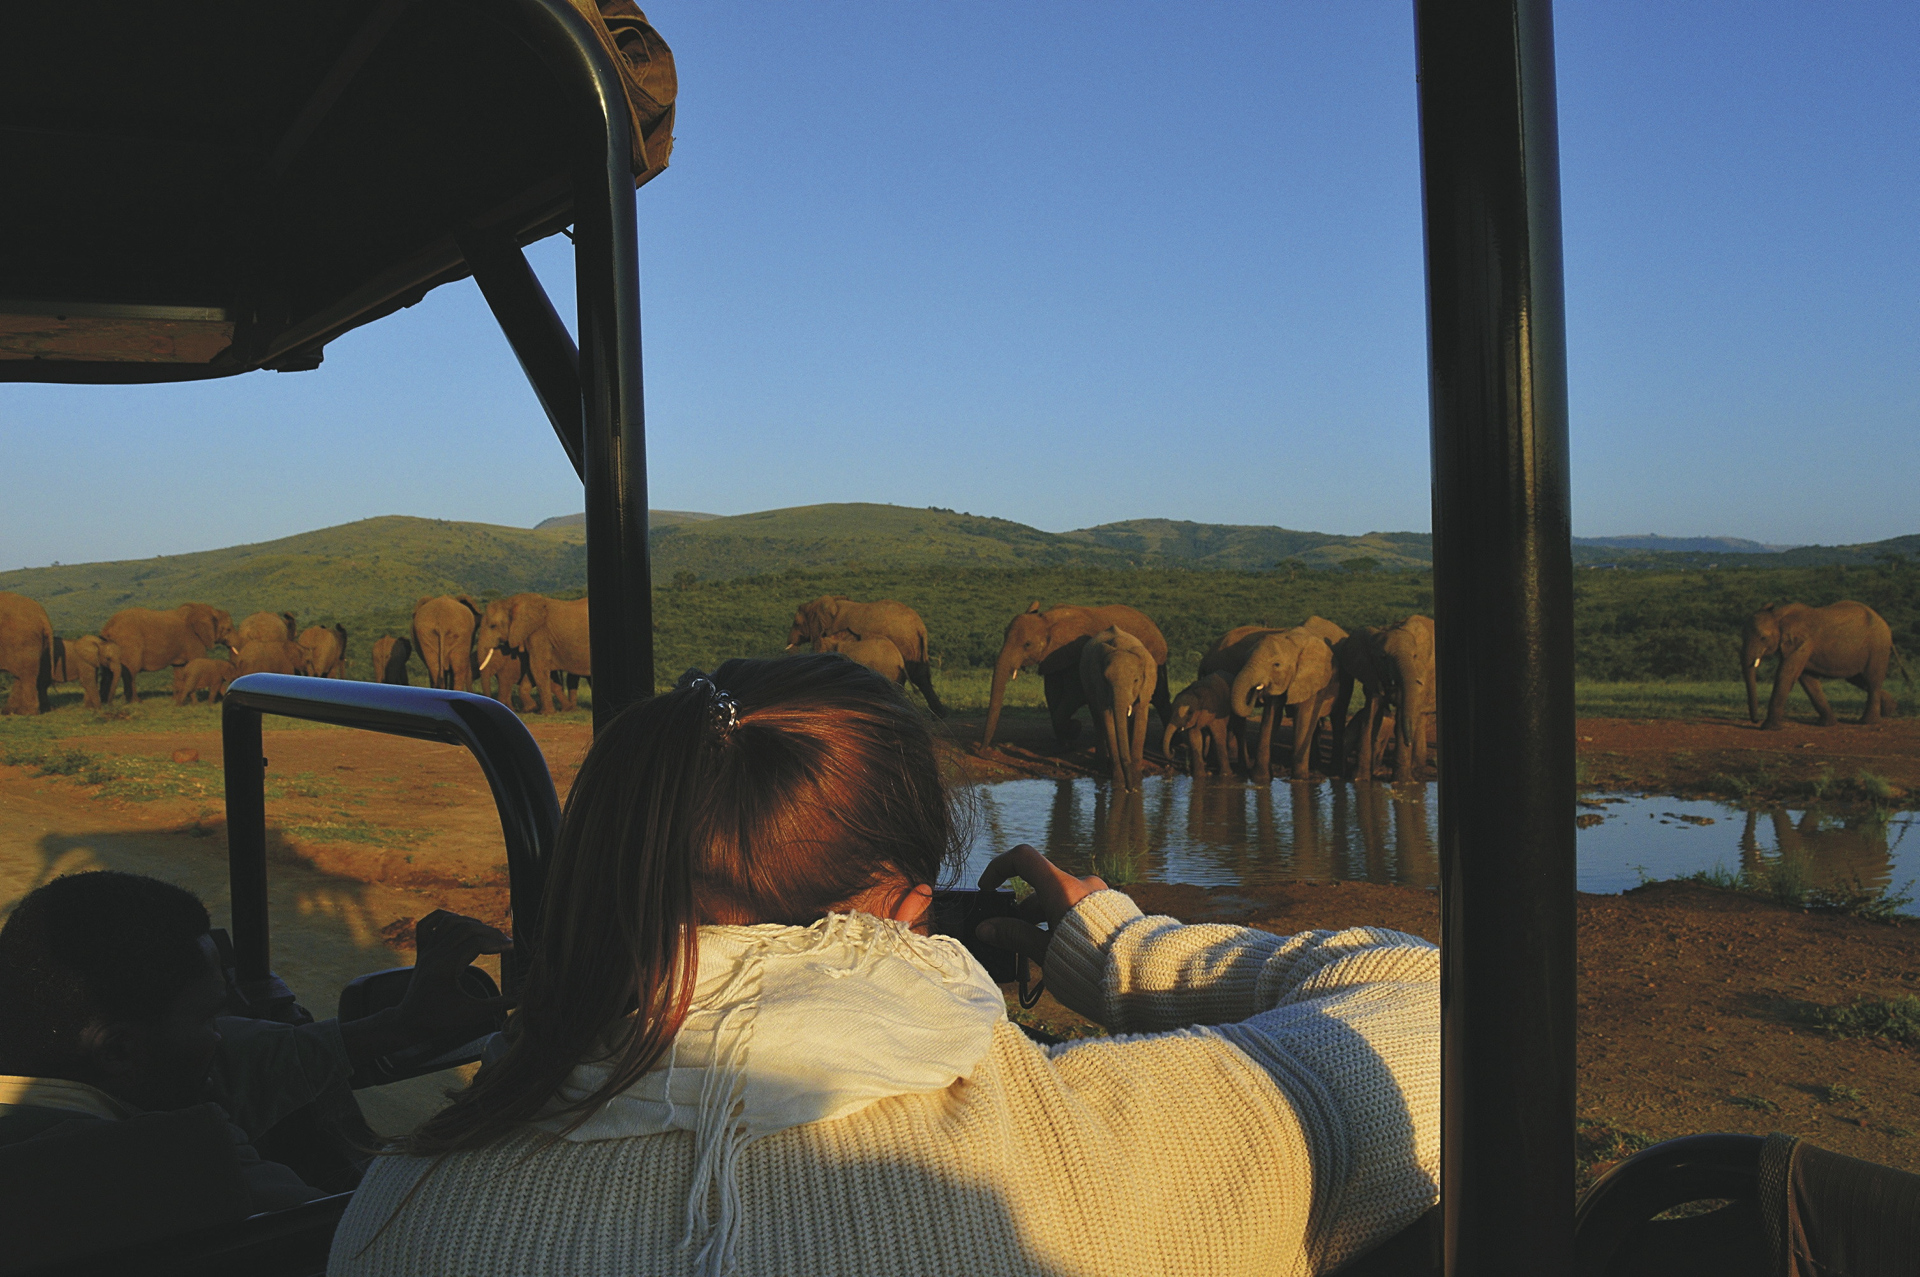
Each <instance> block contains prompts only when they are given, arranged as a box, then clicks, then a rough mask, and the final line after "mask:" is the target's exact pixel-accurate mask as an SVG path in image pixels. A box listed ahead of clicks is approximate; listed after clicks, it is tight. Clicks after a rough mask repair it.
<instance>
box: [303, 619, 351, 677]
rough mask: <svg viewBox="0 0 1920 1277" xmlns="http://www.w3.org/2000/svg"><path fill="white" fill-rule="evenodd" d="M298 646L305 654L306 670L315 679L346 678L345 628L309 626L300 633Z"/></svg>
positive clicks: (341, 626)
mask: <svg viewBox="0 0 1920 1277" xmlns="http://www.w3.org/2000/svg"><path fill="white" fill-rule="evenodd" d="M299 642H300V646H301V647H303V648H305V649H306V652H307V668H308V669H309V670H312V671H313V676H314V677H315V678H345V677H346V676H347V627H346V626H344V625H335V626H334V627H333V628H331V629H328V628H327V627H325V626H322V625H309V626H308V627H307V628H306V629H304V630H302V631H300V639H299Z"/></svg>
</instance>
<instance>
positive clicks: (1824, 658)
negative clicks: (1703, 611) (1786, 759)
mask: <svg viewBox="0 0 1920 1277" xmlns="http://www.w3.org/2000/svg"><path fill="white" fill-rule="evenodd" d="M1741 640H1742V643H1741V647H1742V652H1741V660H1740V672H1741V674H1742V675H1743V676H1744V677H1745V678H1746V680H1747V719H1748V721H1749V722H1755V723H1759V722H1760V703H1759V687H1758V680H1759V675H1760V662H1761V661H1763V660H1765V659H1766V658H1767V657H1769V656H1772V655H1773V654H1774V653H1776V652H1777V653H1779V655H1780V666H1779V668H1778V669H1777V670H1776V671H1775V672H1774V676H1773V699H1772V700H1771V701H1769V702H1768V703H1767V721H1766V722H1764V723H1760V726H1761V729H1762V730H1764V731H1769V732H1777V731H1779V730H1780V729H1781V728H1782V727H1784V726H1786V717H1785V715H1786V709H1787V695H1788V693H1789V692H1791V691H1792V690H1793V685H1794V683H1795V682H1796V681H1797V682H1798V683H1799V684H1800V686H1801V687H1802V688H1804V689H1806V693H1807V699H1808V700H1810V701H1812V702H1813V708H1814V709H1815V710H1817V711H1818V712H1819V714H1820V725H1821V726H1822V727H1832V726H1833V725H1834V723H1835V722H1836V721H1838V720H1837V719H1836V718H1835V717H1834V713H1833V706H1831V705H1829V704H1827V697H1826V693H1824V692H1822V691H1821V690H1820V680H1821V679H1823V678H1844V679H1846V680H1847V682H1849V683H1852V684H1853V685H1854V686H1855V687H1858V688H1860V689H1861V690H1863V691H1864V692H1866V694H1867V707H1866V708H1865V709H1864V710H1862V711H1861V713H1860V721H1861V722H1862V723H1863V724H1869V725H1870V724H1873V723H1877V722H1879V721H1880V716H1881V715H1882V714H1892V713H1893V711H1894V701H1893V696H1892V695H1891V694H1890V693H1888V692H1887V691H1886V689H1885V683H1886V681H1887V666H1888V665H1889V664H1890V663H1891V661H1892V659H1893V655H1894V652H1893V631H1892V629H1890V628H1889V627H1888V625H1887V623H1886V621H1884V620H1882V619H1881V617H1880V614H1879V613H1878V612H1876V611H1874V610H1873V609H1872V608H1870V607H1868V606H1867V605H1866V604H1864V603H1856V602H1854V601H1853V600H1852V599H1842V600H1841V601H1840V602H1838V603H1831V604H1828V605H1827V606H1826V607H1808V606H1807V605H1806V604H1804V603H1782V604H1779V605H1778V606H1775V605H1774V604H1771V603H1769V604H1768V605H1767V606H1766V607H1763V608H1761V609H1760V610H1759V611H1758V612H1755V613H1754V614H1753V615H1752V616H1751V617H1749V618H1748V619H1747V624H1746V628H1745V630H1744V631H1743V633H1742V635H1741Z"/></svg>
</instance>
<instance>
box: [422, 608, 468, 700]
mask: <svg viewBox="0 0 1920 1277" xmlns="http://www.w3.org/2000/svg"><path fill="white" fill-rule="evenodd" d="M479 623H480V605H479V604H478V603H475V602H474V601H473V600H472V599H470V598H468V597H467V596H466V595H464V594H442V595H440V596H439V597H437V598H424V599H421V600H420V601H419V602H417V603H415V604H414V605H413V650H414V651H416V652H418V653H419V654H420V663H421V664H422V665H424V666H426V667H427V686H428V687H438V688H443V689H446V690H450V691H458V692H464V691H467V690H468V689H470V688H471V687H472V686H473V631H474V627H475V626H477V625H478V624H479Z"/></svg>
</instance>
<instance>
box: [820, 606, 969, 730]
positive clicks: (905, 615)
mask: <svg viewBox="0 0 1920 1277" xmlns="http://www.w3.org/2000/svg"><path fill="white" fill-rule="evenodd" d="M842 631H845V632H846V633H848V634H851V635H853V636H854V637H855V638H863V639H876V638H880V639H886V640H887V641H888V642H890V643H892V644H893V646H894V648H895V649H896V650H897V651H898V652H899V653H900V659H901V662H902V663H903V665H904V667H905V669H906V676H907V678H908V679H909V680H910V681H911V682H912V683H913V685H914V686H915V687H917V688H919V689H920V695H922V696H924V697H926V698H927V709H928V710H929V711H931V712H932V714H933V716H934V717H935V718H945V717H946V716H947V707H946V706H945V705H942V704H941V703H940V696H939V694H938V693H937V692H935V691H934V690H933V669H932V666H930V665H929V664H928V663H927V626H926V622H924V621H922V620H921V619H920V614H919V613H918V612H916V611H914V610H913V609H912V608H910V607H908V606H907V605H906V604H905V603H900V602H897V601H895V600H893V599H876V600H875V601H874V602H872V603H857V602H855V601H854V600H852V599H850V598H848V597H846V596H845V595H844V594H822V595H821V596H820V597H819V598H817V599H815V600H814V601H813V602H811V603H802V604H801V605H800V606H799V607H798V608H797V609H795V611H794V614H793V628H792V629H791V630H789V631H788V632H787V650H788V651H789V652H791V651H793V650H794V649H795V648H797V647H799V646H800V645H801V644H802V643H806V642H811V643H812V644H813V650H814V651H816V652H824V651H828V650H829V649H827V648H824V647H821V646H820V641H821V640H822V639H824V638H826V637H828V636H829V635H833V634H838V633H841V632H842ZM864 663H865V662H862V664H864Z"/></svg>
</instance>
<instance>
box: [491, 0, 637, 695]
mask: <svg viewBox="0 0 1920 1277" xmlns="http://www.w3.org/2000/svg"><path fill="white" fill-rule="evenodd" d="M495 3H497V4H499V5H500V6H501V7H500V9H499V13H500V15H501V17H502V18H503V19H504V20H505V21H506V22H507V24H508V26H509V27H510V28H511V29H513V30H514V31H515V32H516V33H517V34H518V35H519V36H520V38H521V39H523V40H525V41H526V43H527V45H528V47H530V48H531V49H532V50H533V51H534V53H535V54H536V55H537V56H539V58H540V59H541V61H542V62H544V63H545V64H546V66H547V69H548V70H549V71H551V72H552V73H553V74H554V78H555V79H556V80H557V81H558V82H559V83H560V85H561V86H562V89H563V91H565V92H566V93H568V95H569V97H570V98H571V99H572V100H573V101H574V102H576V103H577V104H579V106H580V107H581V109H582V110H583V111H584V112H585V113H586V114H587V115H589V116H590V117H591V119H592V125H593V127H591V128H588V129H586V130H584V133H585V135H586V136H587V138H588V144H587V145H585V146H584V147H583V148H582V150H581V151H580V153H579V154H578V155H577V156H576V157H575V161H574V169H573V172H574V184H573V211H574V272H575V279H576V285H577V290H578V304H579V308H580V310H579V334H580V391H581V403H582V410H583V418H584V422H583V425H584V436H585V445H586V447H585V451H584V455H585V460H586V469H585V483H586V490H587V492H586V497H587V592H588V594H589V596H590V597H591V598H592V599H593V609H592V614H591V620H590V624H591V636H592V644H593V652H594V656H595V662H594V668H593V723H594V728H595V730H596V731H597V730H598V729H600V728H601V727H604V726H605V725H606V724H607V723H608V722H609V721H611V720H612V718H613V716H614V715H615V714H618V713H619V712H620V711H621V710H623V709H625V708H626V707H627V706H629V705H632V704H634V703H635V702H637V701H641V700H644V699H646V698H647V697H649V696H651V695H653V575H652V570H651V568H650V566H649V562H648V556H647V449H646V412H645V404H644V395H643V393H642V390H643V388H642V384H641V361H640V236H639V228H638V225H637V223H636V220H635V213H634V201H633V148H632V140H631V133H632V123H631V117H630V116H629V114H628V108H627V100H626V90H625V88H624V87H623V85H622V82H621V79H620V74H619V72H618V71H617V70H615V68H614V66H613V63H612V62H611V60H609V58H608V56H607V54H606V52H605V50H604V49H603V48H602V47H601V46H600V44H599V42H598V40H597V39H596V38H595V37H594V35H593V32H592V30H591V29H590V28H588V27H587V26H586V25H585V23H586V20H585V19H584V18H582V17H581V16H580V14H579V13H578V12H576V11H575V10H574V9H573V8H572V6H570V5H568V4H566V3H564V2H563V0H495Z"/></svg>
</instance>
